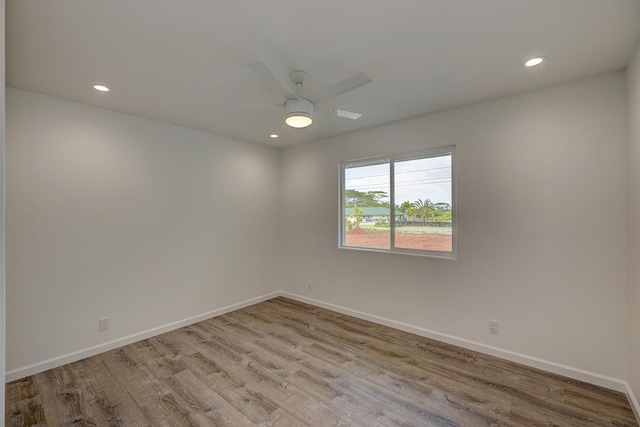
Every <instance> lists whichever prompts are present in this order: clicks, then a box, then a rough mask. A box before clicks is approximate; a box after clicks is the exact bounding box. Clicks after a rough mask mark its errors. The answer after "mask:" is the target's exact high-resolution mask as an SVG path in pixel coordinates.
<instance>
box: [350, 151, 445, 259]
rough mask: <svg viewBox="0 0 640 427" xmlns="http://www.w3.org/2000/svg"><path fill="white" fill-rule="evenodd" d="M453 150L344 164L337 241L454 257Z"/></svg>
mask: <svg viewBox="0 0 640 427" xmlns="http://www.w3.org/2000/svg"><path fill="white" fill-rule="evenodd" d="M453 154H454V153H453V149H452V148H448V149H442V150H434V151H429V152H424V153H420V154H413V155H408V156H390V157H387V158H384V159H368V160H361V161H357V162H345V163H343V164H342V168H341V170H342V187H341V190H342V191H341V194H342V208H343V209H342V210H341V215H342V218H341V223H342V225H343V227H342V235H341V246H342V247H349V248H364V249H367V248H368V249H378V250H388V251H393V252H409V253H421V254H433V255H438V256H447V257H453V256H454V244H455V239H454V230H455V226H454V200H453V198H454V195H453V188H454V186H453Z"/></svg>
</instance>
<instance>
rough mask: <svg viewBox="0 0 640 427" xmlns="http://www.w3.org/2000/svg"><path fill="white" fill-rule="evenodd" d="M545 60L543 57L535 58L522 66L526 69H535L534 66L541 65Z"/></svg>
mask: <svg viewBox="0 0 640 427" xmlns="http://www.w3.org/2000/svg"><path fill="white" fill-rule="evenodd" d="M545 59H546V58H545V57H544V56H536V57H535V58H530V59H527V60H526V61H525V63H524V66H525V67H527V68H531V67H535V66H536V65H540V64H542V63H543V62H544V60H545Z"/></svg>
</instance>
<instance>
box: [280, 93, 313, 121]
mask: <svg viewBox="0 0 640 427" xmlns="http://www.w3.org/2000/svg"><path fill="white" fill-rule="evenodd" d="M284 105H285V110H286V119H285V122H286V123H287V124H288V125H289V126H292V125H291V124H290V120H288V119H289V118H294V117H300V116H302V117H307V118H309V119H311V115H312V114H313V103H312V102H311V101H309V100H308V99H304V98H299V99H298V98H292V99H287V102H285V104H284ZM309 124H311V122H310V121H309ZM294 127H296V126H294Z"/></svg>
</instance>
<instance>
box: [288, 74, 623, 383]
mask: <svg viewBox="0 0 640 427" xmlns="http://www.w3.org/2000/svg"><path fill="white" fill-rule="evenodd" d="M626 114H627V110H626V95H625V76H624V73H622V72H619V73H614V74H607V75H602V76H597V77H594V78H590V79H586V80H581V81H576V82H573V83H569V84H564V85H560V86H555V87H551V88H547V89H543V90H537V91H533V92H529V93H525V94H521V95H517V96H511V97H506V98H501V99H497V100H494V101H490V102H485V103H481V104H476V105H472V106H468V107H464V108H459V109H455V110H451V111H446V112H442V113H438V114H433V115H429V116H426V117H421V118H416V119H412V120H408V121H404V122H398V123H394V124H389V125H385V126H381V127H377V128H372V129H369V130H365V131H359V132H354V133H351V134H347V135H343V136H340V137H335V138H331V139H326V140H321V141H315V142H312V143H307V144H303V145H298V146H293V147H289V148H286V149H284V150H283V152H282V156H281V190H280V194H281V200H282V203H281V217H280V218H281V230H282V232H281V234H282V241H283V252H282V258H281V260H282V264H283V267H282V269H281V281H282V288H283V290H284V291H286V292H291V293H294V294H297V295H302V296H308V297H311V298H315V299H317V300H320V301H324V302H327V303H331V304H336V305H340V306H343V307H348V308H350V309H352V310H358V311H361V312H365V313H369V314H372V315H376V316H380V317H384V318H389V319H393V320H396V321H399V322H405V323H408V324H411V325H415V326H418V327H422V328H427V329H429V330H433V331H436V332H439V333H443V334H449V335H452V336H455V337H459V338H463V339H466V340H472V341H476V342H479V343H483V344H485V345H490V346H495V347H499V348H502V349H506V350H509V351H513V352H518V353H522V354H525V355H529V356H532V357H537V358H541V359H546V360H550V361H553V362H555V363H559V364H564V365H568V366H570V367H574V368H578V369H583V370H587V371H590V372H595V373H598V374H601V375H608V376H612V377H614V378H622V379H624V378H626V377H627V372H626V371H627V369H626V364H625V363H626V350H625V345H626V344H625V343H626V339H627V335H626V331H625V328H626V319H625V309H624V307H625V298H626V251H627V240H626V219H627V211H626V209H627V205H626V196H627V192H626V191H627V185H626V179H627V178H626V152H627V142H626ZM452 144H455V145H456V147H457V159H456V160H457V163H456V164H457V201H458V231H459V234H458V259H457V260H455V261H451V260H443V259H434V258H425V257H415V256H406V255H395V254H393V255H392V254H381V253H375V252H364V251H354V250H346V249H338V205H337V203H338V194H337V193H338V162H339V161H341V160H348V159H357V158H363V157H368V156H379V155H384V154H386V153H404V152H412V151H418V150H423V149H427V148H432V147H442V146H448V145H452ZM308 280H311V281H312V290H311V291H309V290H307V281H308ZM489 319H495V320H498V321H499V322H500V334H499V335H491V334H489V324H488V321H489Z"/></svg>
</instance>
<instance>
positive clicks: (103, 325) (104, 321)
mask: <svg viewBox="0 0 640 427" xmlns="http://www.w3.org/2000/svg"><path fill="white" fill-rule="evenodd" d="M98 329H100V330H101V331H106V330H107V329H109V318H108V317H102V318H100V320H99V321H98Z"/></svg>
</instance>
